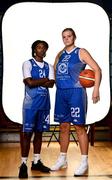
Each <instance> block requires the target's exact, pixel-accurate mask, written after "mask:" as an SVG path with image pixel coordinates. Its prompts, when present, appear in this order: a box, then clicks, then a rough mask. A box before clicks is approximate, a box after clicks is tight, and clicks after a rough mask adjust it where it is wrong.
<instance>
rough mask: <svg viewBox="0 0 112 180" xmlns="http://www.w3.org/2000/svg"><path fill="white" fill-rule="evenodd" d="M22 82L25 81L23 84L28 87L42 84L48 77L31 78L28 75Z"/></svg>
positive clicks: (47, 80)
mask: <svg viewBox="0 0 112 180" xmlns="http://www.w3.org/2000/svg"><path fill="white" fill-rule="evenodd" d="M23 82H24V83H25V85H27V86H29V87H30V88H34V87H37V86H44V84H45V83H46V82H49V79H48V78H41V79H32V78H31V77H29V78H26V79H24V80H23ZM44 87H45V86H44Z"/></svg>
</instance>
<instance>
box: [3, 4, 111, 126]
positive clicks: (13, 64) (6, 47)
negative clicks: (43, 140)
mask: <svg viewBox="0 0 112 180" xmlns="http://www.w3.org/2000/svg"><path fill="white" fill-rule="evenodd" d="M66 27H71V28H73V29H74V30H75V32H76V35H77V40H76V45H77V46H79V47H84V48H86V49H87V50H88V51H89V52H90V54H91V55H92V57H93V58H94V59H95V60H96V61H97V63H98V64H99V65H100V67H101V69H102V74H103V77H102V82H101V87H100V94H101V100H100V102H98V103H97V104H93V103H92V100H91V97H92V90H93V89H92V88H91V89H88V90H87V93H88V113H87V122H86V123H87V124H91V123H93V122H96V121H100V120H101V119H102V118H103V117H104V116H106V114H107V112H108V110H109V107H110V85H109V31H110V29H109V19H108V16H107V14H106V13H105V11H104V10H103V9H102V8H101V7H100V6H98V5H96V4H92V3H37V2H35V3H34V2H25V3H17V4H15V5H13V6H11V7H10V8H9V9H8V10H7V11H6V13H5V15H4V17H3V23H2V39H3V108H4V111H5V113H6V114H7V116H8V117H9V118H10V119H11V120H12V121H14V122H19V123H22V102H23V97H24V84H23V77H22V63H23V62H24V61H25V60H28V59H29V58H31V44H32V43H33V42H34V41H35V40H37V39H41V40H45V41H47V42H48V44H49V46H50V47H49V49H48V52H47V56H46V58H45V60H46V61H47V62H49V63H51V64H53V63H54V58H55V56H56V54H57V52H58V51H59V50H60V49H62V48H63V46H64V45H63V42H62V39H61V32H62V30H63V29H64V28H66ZM50 93H51V106H52V108H51V124H54V121H53V113H54V100H55V87H54V88H53V89H50Z"/></svg>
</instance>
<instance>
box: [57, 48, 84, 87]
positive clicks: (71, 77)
mask: <svg viewBox="0 0 112 180" xmlns="http://www.w3.org/2000/svg"><path fill="white" fill-rule="evenodd" d="M79 50H80V48H78V47H77V48H75V49H74V50H73V51H72V52H70V53H68V52H67V51H66V50H64V51H63V53H62V54H61V56H60V58H59V61H58V63H57V65H56V86H57V88H61V89H68V88H76V87H82V86H81V84H80V82H79V74H80V72H81V71H82V70H83V69H85V66H86V64H85V63H84V62H83V61H81V60H80V58H79Z"/></svg>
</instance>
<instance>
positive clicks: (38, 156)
mask: <svg viewBox="0 0 112 180" xmlns="http://www.w3.org/2000/svg"><path fill="white" fill-rule="evenodd" d="M39 159H40V154H34V156H33V162H34V164H36V163H37V162H38V160H39Z"/></svg>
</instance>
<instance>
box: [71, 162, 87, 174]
mask: <svg viewBox="0 0 112 180" xmlns="http://www.w3.org/2000/svg"><path fill="white" fill-rule="evenodd" d="M87 171H88V163H87V162H86V163H85V162H81V164H80V165H79V167H78V168H77V169H76V171H75V174H74V176H81V175H84V174H85V173H86V172H87Z"/></svg>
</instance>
